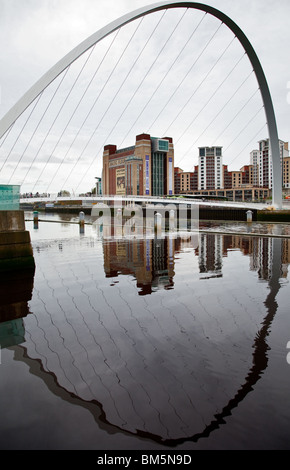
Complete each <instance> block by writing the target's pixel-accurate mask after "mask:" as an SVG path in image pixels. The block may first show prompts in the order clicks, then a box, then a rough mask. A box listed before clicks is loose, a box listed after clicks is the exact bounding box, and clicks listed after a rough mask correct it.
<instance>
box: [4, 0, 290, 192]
mask: <svg viewBox="0 0 290 470" xmlns="http://www.w3.org/2000/svg"><path fill="white" fill-rule="evenodd" d="M151 3H152V2H146V1H145V2H144V0H82V1H81V2H80V1H79V0H0V44H1V48H0V91H1V103H0V119H1V118H2V117H3V116H4V115H5V114H6V113H7V111H8V110H9V109H10V108H11V107H12V106H13V105H14V104H15V103H16V102H17V101H18V99H20V98H21V96H22V95H23V94H24V93H25V92H26V91H27V90H28V89H29V88H30V87H31V86H32V85H33V84H34V83H35V82H36V81H37V80H38V79H39V78H40V77H41V76H42V75H43V74H44V73H45V72H46V71H47V70H48V69H49V68H50V67H52V66H53V65H54V64H55V63H56V62H57V61H58V60H60V59H61V58H62V57H63V56H64V55H65V54H67V53H68V52H69V51H70V50H71V49H73V48H74V47H75V46H77V45H78V44H79V43H80V42H81V41H83V40H85V39H86V38H87V37H88V36H90V35H91V34H93V33H94V32H96V31H97V30H99V29H100V28H102V27H103V26H106V25H107V24H108V23H110V22H111V21H113V20H115V19H117V18H118V17H120V16H122V15H124V14H126V13H129V12H130V11H133V10H135V9H137V8H139V7H143V6H146V5H150V4H151ZM206 3H207V4H208V5H211V6H213V7H215V8H217V9H219V10H221V11H222V12H223V13H225V14H226V15H227V16H229V17H230V18H231V19H232V20H233V21H235V23H237V25H238V26H239V27H240V28H241V29H242V30H243V31H244V33H245V34H246V36H247V37H248V39H249V40H250V42H251V44H252V46H253V47H254V49H255V51H256V53H257V55H258V57H259V59H260V62H261V65H262V67H263V69H264V72H265V75H266V78H267V81H268V85H269V89H270V92H271V95H272V99H273V104H274V109H275V113H276V120H277V126H278V134H279V138H280V139H282V140H284V141H286V142H288V141H289V140H290V117H289V116H290V66H289V48H290V25H289V18H290V2H289V0H279V1H277V0H276V1H274V0H213V1H208V2H206ZM199 13H200V12H199ZM172 18H173V17H171V22H173V19H172ZM199 18H200V17H199ZM183 21H186V20H183ZM144 24H145V22H144ZM204 24H205V28H209V27H211V26H210V23H208V24H207V23H204ZM132 28H133V26H132ZM231 47H232V46H231ZM171 51H172V54H173V53H174V50H173V49H172V50H171ZM236 59H237V60H238V56H237V57H236ZM158 73H159V72H158ZM155 77H156V79H157V80H158V79H159V78H158V77H161V75H158V74H156V75H155ZM248 93H249V94H250V93H252V88H251V86H250V85H249V89H248ZM189 95H190V92H189ZM148 96H149V95H148ZM160 96H161V90H160ZM159 106H161V105H160V104H159ZM257 110H258V107H257ZM176 112H177V111H176ZM188 116H189V114H188V115H187V121H186V116H184V123H185V124H184V125H185V127H184V132H185V130H186V123H188V124H190V119H189V117H188ZM208 116H211V118H212V117H213V115H211V114H210V113H208ZM249 116H250V114H249ZM152 119H153V115H152ZM188 119H189V120H188ZM263 119H264V117H263ZM171 121H172V119H171ZM168 123H169V121H168ZM262 124H263V123H262ZM259 125H260V123H259V122H258V123H257V126H258V127H255V129H258V128H259ZM241 126H242V124H241ZM165 127H166V125H165V124H164V125H163V124H162V127H160V134H159V132H158V127H156V125H155V127H154V132H155V135H159V136H162V134H161V133H162V132H163V131H165ZM200 129H202V128H200ZM216 129H217V128H216ZM255 129H254V127H253V129H252V130H251V129H248V130H247V132H248V134H245V136H244V137H243V141H242V142H244V143H245V144H246V143H247V138H248V136H253V135H254V134H255ZM147 130H149V129H144V128H140V129H139V131H135V129H133V131H132V134H131V135H130V134H129V135H128V139H127V140H125V141H124V143H123V145H125V144H128V143H130V145H133V144H134V139H135V135H136V133H141V132H144V131H147ZM169 130H170V134H169V135H171V136H172V137H173V139H174V140H176V141H178V137H180V136H181V134H182V133H183V130H182V127H178V128H177V130H176V133H177V132H178V131H179V136H178V135H173V134H172V132H173V131H174V130H175V128H172V129H169ZM192 132H193V131H192ZM198 132H201V131H200V130H198V131H197V134H198ZM216 132H218V131H216ZM235 132H236V131H233V133H232V136H233V137H234V136H235ZM197 134H196V135H197ZM265 137H267V129H266V128H264V129H263V130H262V131H261V135H257V138H256V140H257V141H258V140H260V139H263V138H265ZM120 140H121V141H122V140H123V139H121V137H120ZM99 142H100V144H103V142H102V140H100V141H99ZM230 142H231V140H230V138H228V139H227V142H225V143H227V144H228V145H229V143H230ZM242 142H239V144H238V145H239V146H240V149H241V151H242V149H243V143H242ZM107 143H112V142H107ZM113 143H115V144H116V145H117V146H119V145H121V142H119V141H115V142H113ZM212 144H215V143H214V142H210V141H208V142H207V141H206V139H205V141H202V145H212ZM216 144H218V145H222V146H224V142H223V140H222V139H221V142H218V143H216ZM198 145H201V141H198V142H197V143H196V146H198ZM251 146H252V147H253V146H254V143H251V144H250V147H249V148H246V149H245V151H244V152H242V154H241V155H239V152H238V149H239V147H236V148H235V150H233V152H232V153H230V152H228V154H226V153H225V157H224V163H225V164H229V166H230V169H239V168H240V166H241V165H243V164H248V163H249V161H247V159H248V152H249V149H250V148H251ZM187 148H188V143H185V146H184V148H181V147H178V145H177V146H176V152H177V151H178V154H177V153H176V154H175V165H176V166H181V167H182V168H183V169H184V170H185V171H186V170H187V171H189V170H190V169H192V166H193V165H194V164H197V150H194V149H191V152H192V153H190V154H189V155H187V156H186V158H184V156H183V153H184V152H185V150H186V149H187ZM193 155H194V156H193ZM234 157H235V158H234ZM3 158H5V156H3V155H1V159H2V161H3ZM98 158H99V161H98V164H97V167H96V168H95V167H94V166H93V167H92V166H90V170H92V171H91V174H93V175H94V176H95V175H97V174H100V171H101V169H100V168H101V167H100V164H101V163H100V161H101V159H100V157H98ZM0 163H1V162H0ZM8 163H9V162H8ZM12 165H13V154H11V168H12ZM0 167H1V164H0ZM39 168H40V167H39ZM19 169H20V167H19ZM4 174H5V173H2V175H4ZM2 177H3V176H2ZM31 181H33V178H32V180H31ZM1 182H6V181H1ZM93 183H94V180H93V177H92V176H91V177H90V178H89V179H86V182H85V184H86V185H87V186H88V189H89V188H90V187H91V186H92V185H93ZM30 184H31V182H30ZM27 189H28V188H27Z"/></svg>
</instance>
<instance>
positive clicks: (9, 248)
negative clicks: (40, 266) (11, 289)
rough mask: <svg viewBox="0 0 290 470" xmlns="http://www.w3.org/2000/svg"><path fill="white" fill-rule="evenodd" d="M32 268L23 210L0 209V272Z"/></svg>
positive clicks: (32, 260)
mask: <svg viewBox="0 0 290 470" xmlns="http://www.w3.org/2000/svg"><path fill="white" fill-rule="evenodd" d="M34 268H35V263H34V257H33V251H32V246H31V240H30V233H29V232H28V231H27V230H25V220H24V211H20V210H19V211H17V210H16V211H5V210H4V211H0V273H3V272H7V271H15V270H20V269H34Z"/></svg>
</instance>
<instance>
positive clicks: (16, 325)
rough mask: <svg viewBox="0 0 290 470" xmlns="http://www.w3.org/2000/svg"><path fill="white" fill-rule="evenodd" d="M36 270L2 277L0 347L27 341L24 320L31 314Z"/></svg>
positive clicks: (0, 289)
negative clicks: (30, 303) (30, 306)
mask: <svg viewBox="0 0 290 470" xmlns="http://www.w3.org/2000/svg"><path fill="white" fill-rule="evenodd" d="M33 280H34V268H33V269H28V270H23V271H22V270H20V271H18V272H16V273H14V272H13V273H9V272H8V273H7V272H5V275H4V274H3V273H2V274H1V276H0V345H1V346H0V347H1V348H4V347H8V346H13V345H15V344H20V343H22V342H24V341H25V338H24V333H25V331H24V324H23V318H24V317H26V316H27V315H28V314H29V307H28V301H29V300H31V297H32V290H33Z"/></svg>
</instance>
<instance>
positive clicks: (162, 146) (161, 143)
mask: <svg viewBox="0 0 290 470" xmlns="http://www.w3.org/2000/svg"><path fill="white" fill-rule="evenodd" d="M158 150H159V151H160V152H168V150H169V142H168V140H158Z"/></svg>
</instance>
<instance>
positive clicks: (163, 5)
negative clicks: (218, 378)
mask: <svg viewBox="0 0 290 470" xmlns="http://www.w3.org/2000/svg"><path fill="white" fill-rule="evenodd" d="M169 8H193V9H196V10H201V11H205V12H206V13H209V14H211V15H213V16H215V17H216V18H218V19H219V20H220V21H221V22H222V23H224V24H225V25H226V26H228V28H229V29H230V30H231V31H232V32H233V33H234V34H235V36H236V37H237V39H238V40H239V41H240V43H241V45H242V46H243V48H244V50H245V52H246V54H247V55H248V58H249V60H250V62H251V64H252V66H253V70H254V72H255V75H256V78H257V81H258V84H259V88H260V92H261V96H262V100H263V104H264V108H265V114H266V119H267V126H268V133H269V141H270V149H271V157H272V166H273V187H272V201H273V205H274V206H275V207H277V208H281V207H282V169H281V160H280V149H279V139H278V132H277V125H276V118H275V113H274V108H273V103H272V98H271V94H270V91H269V87H268V84H267V80H266V77H265V74H264V72H263V69H262V66H261V64H260V61H259V59H258V57H257V54H256V52H255V51H254V49H253V47H252V45H251V43H250V41H249V40H248V38H247V37H246V35H245V34H244V33H243V31H242V30H241V29H240V28H239V26H238V25H237V24H236V23H235V22H234V21H233V20H231V19H230V18H229V17H228V16H227V15H225V14H224V13H222V12H221V11H219V10H217V9H216V8H213V7H211V6H208V5H204V4H202V3H196V2H176V1H165V2H158V3H154V4H151V5H147V6H145V7H142V8H139V9H137V10H134V11H132V12H130V13H127V14H126V15H124V16H122V17H120V18H118V19H117V20H115V21H113V22H111V23H109V24H108V25H107V26H105V27H104V28H101V29H100V30H99V31H97V32H96V33H94V34H92V35H91V36H89V37H88V38H87V39H85V40H84V41H83V42H81V43H80V44H79V45H78V46H77V47H75V48H74V49H72V50H71V51H70V52H69V53H68V54H67V55H65V56H64V57H63V58H62V59H61V60H60V61H58V62H57V63H56V64H55V65H54V66H53V67H52V68H51V69H50V70H48V71H47V72H46V73H45V74H44V75H43V76H42V77H41V78H40V79H39V80H38V81H37V82H36V83H35V84H34V85H33V86H32V87H31V88H30V89H29V90H28V91H27V92H26V93H25V94H24V95H23V96H22V98H20V100H19V101H18V102H17V103H16V104H15V105H14V106H13V107H12V108H11V109H10V110H9V111H8V112H7V114H6V115H5V116H4V117H3V118H2V120H1V121H0V139H1V138H2V136H3V135H4V134H5V133H6V132H7V130H8V129H9V128H10V127H11V125H12V124H13V123H14V122H15V121H16V120H17V119H18V117H19V116H20V115H21V114H22V113H23V112H24V111H25V109H26V108H27V107H28V106H29V105H30V104H31V103H32V102H33V101H34V100H35V99H36V98H37V96H38V95H39V94H40V93H42V91H43V90H44V89H45V88H46V87H47V86H48V85H49V84H50V83H51V82H52V81H53V80H55V78H56V77H58V75H60V74H61V73H62V72H63V71H64V70H65V69H66V68H67V67H68V66H69V65H70V64H72V63H73V62H74V61H75V60H76V59H78V58H79V57H80V56H81V55H82V54H83V53H84V52H86V51H87V50H88V49H90V48H91V47H92V46H93V45H94V44H96V43H98V42H99V41H101V40H102V39H104V38H105V37H106V36H108V35H109V34H111V33H113V32H114V31H116V30H117V29H119V28H121V27H122V26H124V25H126V24H128V23H130V22H132V21H134V20H136V19H138V18H141V17H143V16H146V15H149V14H151V13H154V12H157V11H160V10H166V9H169Z"/></svg>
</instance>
